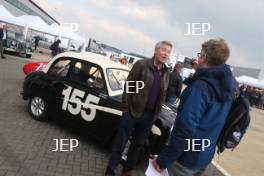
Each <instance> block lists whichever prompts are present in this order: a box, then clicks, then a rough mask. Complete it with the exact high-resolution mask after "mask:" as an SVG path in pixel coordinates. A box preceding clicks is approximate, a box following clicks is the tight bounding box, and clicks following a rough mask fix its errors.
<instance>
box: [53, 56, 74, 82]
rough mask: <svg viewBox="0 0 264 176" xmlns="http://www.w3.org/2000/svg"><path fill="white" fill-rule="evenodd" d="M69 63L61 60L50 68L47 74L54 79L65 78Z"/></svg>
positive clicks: (67, 60)
mask: <svg viewBox="0 0 264 176" xmlns="http://www.w3.org/2000/svg"><path fill="white" fill-rule="evenodd" d="M70 63H71V61H70V60H69V59H66V58H65V59H61V60H59V61H57V62H56V63H55V64H54V65H53V66H52V67H51V68H50V70H49V72H48V74H49V75H51V76H54V77H56V78H65V77H66V76H67V73H68V71H69V68H70Z"/></svg>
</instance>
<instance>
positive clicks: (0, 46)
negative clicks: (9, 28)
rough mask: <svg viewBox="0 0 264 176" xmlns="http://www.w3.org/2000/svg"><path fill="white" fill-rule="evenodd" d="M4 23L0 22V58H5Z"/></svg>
mask: <svg viewBox="0 0 264 176" xmlns="http://www.w3.org/2000/svg"><path fill="white" fill-rule="evenodd" d="M4 36H5V34H4V24H3V23H1V24H0V52H1V58H2V59H5V56H4V40H5V39H4Z"/></svg>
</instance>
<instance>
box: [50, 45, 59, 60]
mask: <svg viewBox="0 0 264 176" xmlns="http://www.w3.org/2000/svg"><path fill="white" fill-rule="evenodd" d="M59 45H60V43H59V42H58V41H56V42H54V43H53V44H52V45H51V46H50V49H51V54H52V56H53V57H54V56H56V55H57V54H59V53H60V47H59Z"/></svg>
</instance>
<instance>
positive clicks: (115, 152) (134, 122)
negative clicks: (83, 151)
mask: <svg viewBox="0 0 264 176" xmlns="http://www.w3.org/2000/svg"><path fill="white" fill-rule="evenodd" d="M153 119H154V113H153V112H151V111H145V112H144V113H143V115H142V117H140V118H134V117H132V116H131V114H130V113H128V112H126V113H124V114H123V117H122V120H121V122H120V126H119V130H118V133H117V135H116V138H115V141H114V144H113V148H112V154H111V157H110V159H109V162H108V167H107V169H106V174H109V175H114V174H115V172H114V171H115V169H116V167H117V166H118V164H119V162H120V160H121V156H122V153H123V150H124V148H125V146H126V144H127V142H128V139H129V138H130V137H132V139H131V144H130V148H129V150H128V154H127V161H126V163H125V165H124V168H123V171H124V172H125V171H130V170H132V169H134V167H135V165H136V164H137V161H138V157H139V153H140V151H141V149H142V147H144V144H145V141H146V139H147V137H148V135H149V132H150V130H151V128H152V125H153Z"/></svg>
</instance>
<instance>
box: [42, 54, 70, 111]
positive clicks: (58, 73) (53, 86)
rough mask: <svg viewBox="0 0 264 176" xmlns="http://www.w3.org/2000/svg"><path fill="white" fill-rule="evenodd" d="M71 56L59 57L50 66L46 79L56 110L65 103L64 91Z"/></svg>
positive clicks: (47, 88)
mask: <svg viewBox="0 0 264 176" xmlns="http://www.w3.org/2000/svg"><path fill="white" fill-rule="evenodd" d="M71 65H72V59H71V58H66V57H62V58H58V59H57V60H56V61H55V62H54V63H53V64H52V65H51V66H50V68H49V70H48V72H47V75H46V78H45V79H46V81H45V82H47V85H46V86H45V87H46V90H47V91H48V92H49V96H50V97H51V99H52V105H53V106H52V108H53V110H55V111H56V112H57V111H59V110H61V107H62V104H63V96H62V92H63V90H64V89H65V87H66V86H67V83H68V77H69V70H70V69H71V67H72V66H71Z"/></svg>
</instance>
